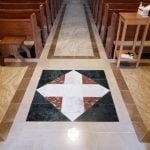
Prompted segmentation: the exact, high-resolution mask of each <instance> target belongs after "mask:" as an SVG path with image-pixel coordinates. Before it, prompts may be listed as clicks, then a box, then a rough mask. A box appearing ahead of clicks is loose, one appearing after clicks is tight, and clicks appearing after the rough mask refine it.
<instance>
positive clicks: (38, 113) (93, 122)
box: [0, 0, 150, 150]
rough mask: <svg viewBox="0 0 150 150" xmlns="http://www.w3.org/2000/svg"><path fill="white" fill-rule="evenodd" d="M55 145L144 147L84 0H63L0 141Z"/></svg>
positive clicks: (99, 149) (55, 148)
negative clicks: (21, 97)
mask: <svg viewBox="0 0 150 150" xmlns="http://www.w3.org/2000/svg"><path fill="white" fill-rule="evenodd" d="M64 9H65V12H64V16H63V17H62V15H63V11H64ZM86 15H88V18H89V19H87V18H86V17H87V16H86ZM59 149H61V150H110V149H112V150H149V149H150V145H149V144H144V143H141V142H139V140H138V138H137V135H136V133H135V130H134V128H133V125H132V122H131V119H130V117H129V114H128V111H127V108H126V106H125V103H124V101H123V97H122V95H121V92H120V87H118V84H117V81H116V78H115V76H114V73H113V68H112V66H111V63H110V61H109V60H107V59H106V54H105V51H104V48H103V46H102V43H101V40H100V38H99V35H98V31H97V29H96V27H95V24H94V21H93V19H92V17H91V14H90V11H89V8H88V5H87V4H86V1H84V0H65V1H64V5H63V7H62V9H61V12H60V14H59V16H58V18H57V19H56V21H55V23H54V27H53V28H52V31H51V34H50V36H49V37H48V40H47V43H46V46H45V48H44V50H43V52H42V55H41V57H40V59H39V60H38V62H37V65H36V68H35V71H34V73H33V75H32V78H31V80H30V82H29V85H28V87H27V89H26V92H25V95H24V97H23V99H22V102H21V104H20V107H19V110H18V112H17V115H16V117H15V120H14V122H13V125H12V127H11V129H10V132H9V134H8V136H7V139H6V140H5V141H3V142H0V150H59Z"/></svg>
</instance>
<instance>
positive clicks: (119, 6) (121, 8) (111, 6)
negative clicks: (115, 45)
mask: <svg viewBox="0 0 150 150" xmlns="http://www.w3.org/2000/svg"><path fill="white" fill-rule="evenodd" d="M138 6H139V3H106V4H104V15H103V18H102V25H101V29H100V37H101V40H102V42H103V43H104V42H105V39H106V33H107V27H108V26H109V25H110V20H111V16H112V14H113V12H116V13H119V12H136V11H137V9H138Z"/></svg>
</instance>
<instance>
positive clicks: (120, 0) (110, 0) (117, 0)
mask: <svg viewBox="0 0 150 150" xmlns="http://www.w3.org/2000/svg"><path fill="white" fill-rule="evenodd" d="M140 2H141V0H132V1H128V0H99V11H98V19H97V20H98V21H97V26H98V29H100V28H101V21H102V16H103V12H104V4H105V3H139V4H140ZM142 2H145V3H150V0H142ZM93 3H94V2H93Z"/></svg>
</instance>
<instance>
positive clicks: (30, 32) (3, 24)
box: [0, 13, 43, 58]
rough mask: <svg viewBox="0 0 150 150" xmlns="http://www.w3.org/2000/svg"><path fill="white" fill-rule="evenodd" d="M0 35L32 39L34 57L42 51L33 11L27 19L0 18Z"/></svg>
mask: <svg viewBox="0 0 150 150" xmlns="http://www.w3.org/2000/svg"><path fill="white" fill-rule="evenodd" d="M0 28H1V29H3V30H1V32H0V36H1V37H4V36H24V37H26V40H32V41H34V45H35V53H36V57H37V58H38V57H40V54H41V52H42V49H43V46H42V40H41V32H40V28H39V27H38V25H37V20H36V15H35V13H34V14H32V15H31V17H30V18H29V19H21V18H19V19H0Z"/></svg>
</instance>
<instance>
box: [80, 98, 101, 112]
mask: <svg viewBox="0 0 150 150" xmlns="http://www.w3.org/2000/svg"><path fill="white" fill-rule="evenodd" d="M83 100H84V108H85V110H87V109H88V108H90V107H92V106H93V105H94V104H95V103H96V102H97V101H99V100H100V97H83Z"/></svg>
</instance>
